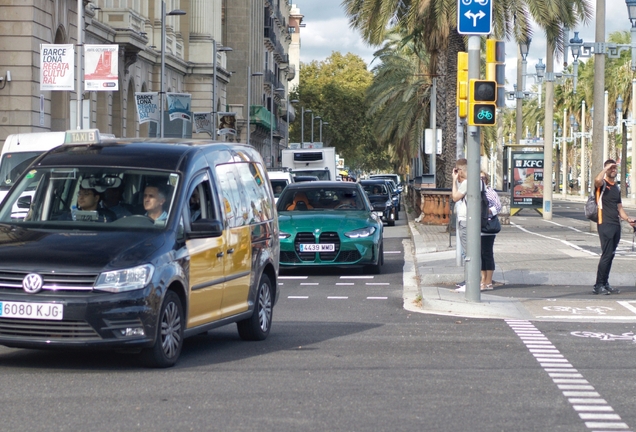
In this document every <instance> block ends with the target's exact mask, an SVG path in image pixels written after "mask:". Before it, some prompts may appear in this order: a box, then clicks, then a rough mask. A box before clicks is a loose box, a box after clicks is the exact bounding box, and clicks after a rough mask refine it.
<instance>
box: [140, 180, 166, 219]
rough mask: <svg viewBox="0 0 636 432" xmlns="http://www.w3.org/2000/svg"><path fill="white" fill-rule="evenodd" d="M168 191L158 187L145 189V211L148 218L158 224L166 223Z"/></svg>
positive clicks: (151, 186) (149, 186) (153, 186)
mask: <svg viewBox="0 0 636 432" xmlns="http://www.w3.org/2000/svg"><path fill="white" fill-rule="evenodd" d="M166 196H167V194H166V191H165V189H163V188H162V187H160V186H157V185H148V186H146V188H145V189H144V210H146V216H148V217H149V218H150V219H152V220H153V221H155V223H156V222H165V221H166V220H167V219H168V213H166V211H165V210H164V209H163V205H164V204H165V202H166Z"/></svg>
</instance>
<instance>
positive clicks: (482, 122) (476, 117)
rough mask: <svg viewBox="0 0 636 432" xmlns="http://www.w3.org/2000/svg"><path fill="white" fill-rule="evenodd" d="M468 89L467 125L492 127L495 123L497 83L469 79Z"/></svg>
mask: <svg viewBox="0 0 636 432" xmlns="http://www.w3.org/2000/svg"><path fill="white" fill-rule="evenodd" d="M469 87H470V91H469V96H470V104H469V106H468V124H469V125H470V126H494V125H495V124H496V123H497V82H496V81H487V80H477V79H471V80H470V86H469Z"/></svg>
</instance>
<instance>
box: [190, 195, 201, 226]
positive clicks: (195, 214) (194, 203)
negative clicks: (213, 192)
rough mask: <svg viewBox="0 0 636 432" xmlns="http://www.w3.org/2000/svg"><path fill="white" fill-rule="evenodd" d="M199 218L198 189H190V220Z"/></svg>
mask: <svg viewBox="0 0 636 432" xmlns="http://www.w3.org/2000/svg"><path fill="white" fill-rule="evenodd" d="M199 219H201V198H200V197H199V189H198V188H197V189H195V190H193V191H192V195H190V222H194V221H195V220H199Z"/></svg>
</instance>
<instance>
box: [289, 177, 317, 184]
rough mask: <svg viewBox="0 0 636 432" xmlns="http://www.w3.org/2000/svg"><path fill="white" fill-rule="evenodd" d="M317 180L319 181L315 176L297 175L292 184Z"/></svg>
mask: <svg viewBox="0 0 636 432" xmlns="http://www.w3.org/2000/svg"><path fill="white" fill-rule="evenodd" d="M318 180H320V179H319V178H318V177H316V176H310V175H297V176H294V182H295V183H302V182H310V181H318Z"/></svg>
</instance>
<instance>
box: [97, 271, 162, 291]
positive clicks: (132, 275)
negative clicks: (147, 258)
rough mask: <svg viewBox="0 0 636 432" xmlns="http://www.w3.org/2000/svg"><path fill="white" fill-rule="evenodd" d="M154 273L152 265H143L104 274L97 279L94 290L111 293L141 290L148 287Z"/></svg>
mask: <svg viewBox="0 0 636 432" xmlns="http://www.w3.org/2000/svg"><path fill="white" fill-rule="evenodd" d="M154 271H155V267H154V266H153V265H152V264H144V265H140V266H138V267H133V268H129V269H124V270H114V271H109V272H104V273H102V274H100V275H99V277H98V278H97V283H95V289H96V290H99V291H108V292H112V293H119V292H124V291H133V290H137V289H142V288H143V287H145V286H146V285H148V282H150V279H151V278H152V274H153V273H154Z"/></svg>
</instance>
